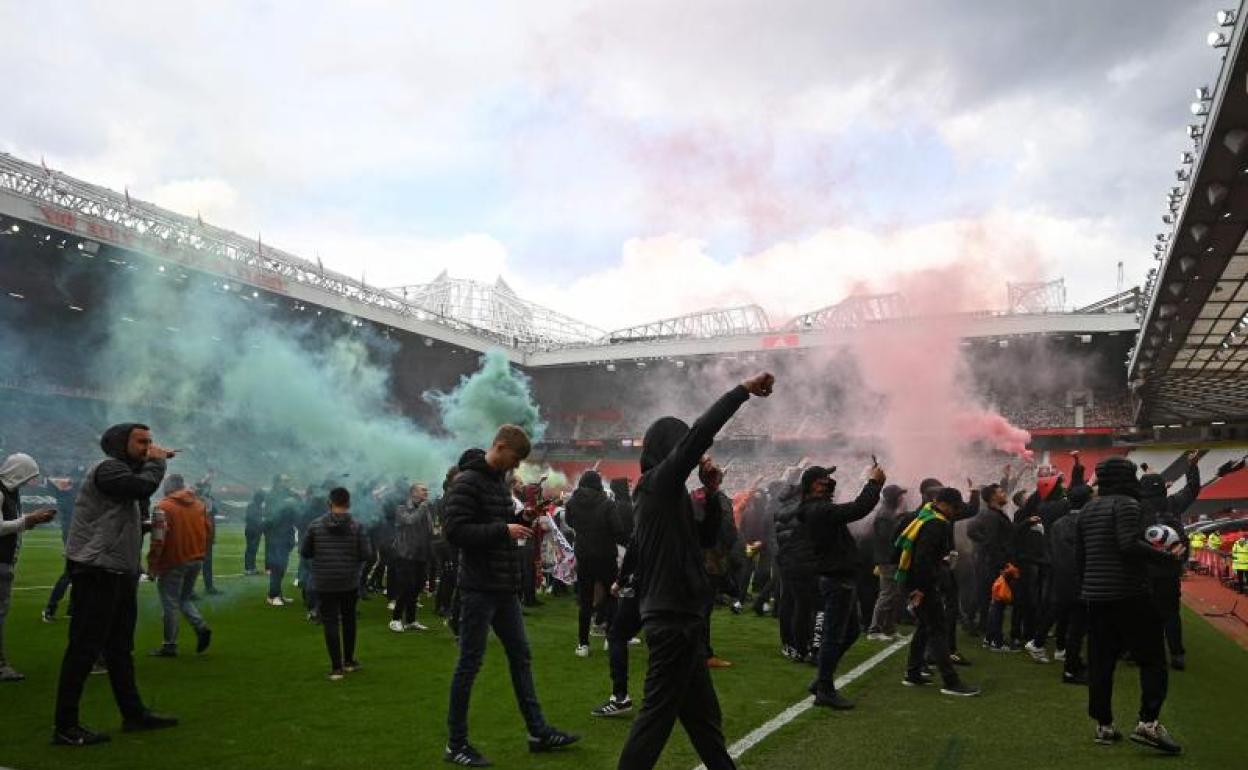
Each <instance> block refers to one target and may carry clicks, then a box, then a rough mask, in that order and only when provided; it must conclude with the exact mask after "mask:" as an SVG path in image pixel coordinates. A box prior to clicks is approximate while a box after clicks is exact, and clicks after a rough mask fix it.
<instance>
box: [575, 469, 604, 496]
mask: <svg viewBox="0 0 1248 770" xmlns="http://www.w3.org/2000/svg"><path fill="white" fill-rule="evenodd" d="M576 487H577V489H596V490H598V491H599V492H601V491H603V490H602V476H601V475H600V474H599V473H598V471H593V470H590V471H585V472H584V473H582V474H581V480H580V481H579V482H577V484H576Z"/></svg>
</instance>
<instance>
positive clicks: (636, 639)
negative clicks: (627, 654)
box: [628, 636, 641, 647]
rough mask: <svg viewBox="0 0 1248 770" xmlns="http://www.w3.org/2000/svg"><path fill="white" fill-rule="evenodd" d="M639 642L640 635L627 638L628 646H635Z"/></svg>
mask: <svg viewBox="0 0 1248 770" xmlns="http://www.w3.org/2000/svg"><path fill="white" fill-rule="evenodd" d="M639 644H641V637H639V636H634V637H633V638H632V639H629V640H628V646H629V647H636V646H637V645H639Z"/></svg>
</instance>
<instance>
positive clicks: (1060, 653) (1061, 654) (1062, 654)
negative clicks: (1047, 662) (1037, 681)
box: [1053, 650, 1066, 660]
mask: <svg viewBox="0 0 1248 770" xmlns="http://www.w3.org/2000/svg"><path fill="white" fill-rule="evenodd" d="M1053 660H1066V651H1065V650H1054V651H1053Z"/></svg>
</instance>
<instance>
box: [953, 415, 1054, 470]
mask: <svg viewBox="0 0 1248 770" xmlns="http://www.w3.org/2000/svg"><path fill="white" fill-rule="evenodd" d="M955 424H956V426H957V431H958V435H959V437H960V438H961V439H962V440H963V441H965V442H967V443H971V442H976V441H979V442H982V443H985V444H989V445H991V446H993V447H994V448H996V449H997V450H999V451H1002V452H1005V453H1007V454H1012V455H1014V456H1015V457H1019V458H1022V459H1023V460H1025V461H1027V462H1031V461H1032V460H1034V459H1035V453H1034V452H1032V451H1031V450H1030V449H1028V448H1027V444H1029V443H1030V442H1031V434H1030V433H1028V432H1027V431H1025V430H1023V429H1022V428H1019V427H1016V426H1014V425H1012V424H1011V423H1010V421H1009V420H1007V419H1005V418H1004V417H1002V416H1001V415H999V414H995V413H993V412H988V411H980V412H966V413H963V414H960V415H958V416H957V418H956V422H955Z"/></svg>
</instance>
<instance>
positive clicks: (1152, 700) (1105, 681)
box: [1088, 596, 1169, 725]
mask: <svg viewBox="0 0 1248 770" xmlns="http://www.w3.org/2000/svg"><path fill="white" fill-rule="evenodd" d="M1165 634H1166V632H1165V629H1164V627H1163V623H1162V618H1161V613H1159V612H1158V611H1157V607H1156V606H1155V605H1154V604H1153V602H1152V601H1151V600H1150V599H1149V598H1148V597H1147V596H1133V597H1131V598H1129V599H1119V600H1118V601H1113V602H1088V716H1090V717H1092V718H1093V719H1095V720H1096V722H1097V724H1101V725H1108V724H1113V721H1114V712H1113V700H1114V668H1115V667H1116V666H1117V665H1118V659H1119V658H1120V657H1122V653H1123V651H1124V650H1129V651H1130V652H1131V657H1132V659H1133V660H1135V662H1136V665H1138V666H1139V669H1140V691H1141V692H1140V721H1141V722H1152V721H1154V720H1156V719H1157V716H1158V715H1159V714H1160V713H1161V705H1162V704H1163V703H1165V701H1166V690H1167V689H1168V687H1169V677H1168V673H1169V672H1168V671H1167V669H1166V647H1165Z"/></svg>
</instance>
